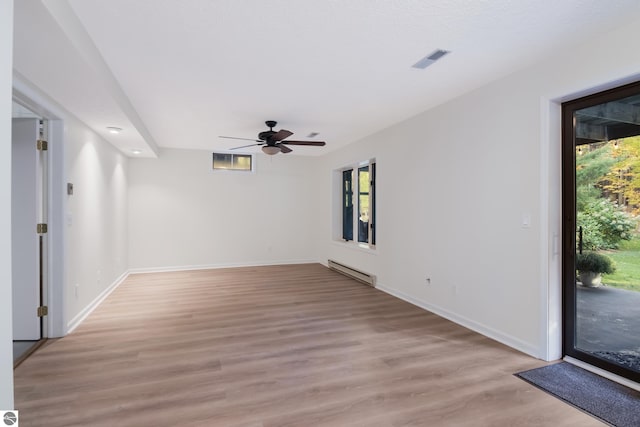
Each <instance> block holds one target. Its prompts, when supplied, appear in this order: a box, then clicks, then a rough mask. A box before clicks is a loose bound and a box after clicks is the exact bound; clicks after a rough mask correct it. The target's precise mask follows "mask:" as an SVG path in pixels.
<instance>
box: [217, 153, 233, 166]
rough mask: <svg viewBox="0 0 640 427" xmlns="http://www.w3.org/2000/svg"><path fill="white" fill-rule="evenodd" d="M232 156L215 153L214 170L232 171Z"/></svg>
mask: <svg viewBox="0 0 640 427" xmlns="http://www.w3.org/2000/svg"><path fill="white" fill-rule="evenodd" d="M231 156H232V154H221V153H213V168H214V169H231V168H232V166H233V165H232V163H231Z"/></svg>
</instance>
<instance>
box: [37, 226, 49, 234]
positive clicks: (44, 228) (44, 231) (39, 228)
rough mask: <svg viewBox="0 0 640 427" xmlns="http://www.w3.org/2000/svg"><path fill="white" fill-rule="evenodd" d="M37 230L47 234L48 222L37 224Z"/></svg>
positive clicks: (39, 232)
mask: <svg viewBox="0 0 640 427" xmlns="http://www.w3.org/2000/svg"><path fill="white" fill-rule="evenodd" d="M36 232H37V233H38V234H45V233H46V232H47V224H38V225H37V226H36Z"/></svg>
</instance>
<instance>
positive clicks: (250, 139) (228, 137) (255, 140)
mask: <svg viewBox="0 0 640 427" xmlns="http://www.w3.org/2000/svg"><path fill="white" fill-rule="evenodd" d="M218 138H227V139H239V140H241V141H253V142H262V141H260V140H259V139H252V138H237V137H235V136H222V135H220V136H218Z"/></svg>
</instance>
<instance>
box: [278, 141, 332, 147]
mask: <svg viewBox="0 0 640 427" xmlns="http://www.w3.org/2000/svg"><path fill="white" fill-rule="evenodd" d="M280 144H289V145H314V146H316V147H323V146H325V145H326V144H327V143H326V142H324V141H282V142H281V143H280Z"/></svg>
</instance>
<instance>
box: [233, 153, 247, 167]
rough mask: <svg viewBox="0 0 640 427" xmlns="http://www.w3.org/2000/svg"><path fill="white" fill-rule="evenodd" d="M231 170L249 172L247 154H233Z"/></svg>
mask: <svg viewBox="0 0 640 427" xmlns="http://www.w3.org/2000/svg"><path fill="white" fill-rule="evenodd" d="M233 169H236V170H245V171H250V170H251V156H250V155H248V154H235V155H234V156H233Z"/></svg>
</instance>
